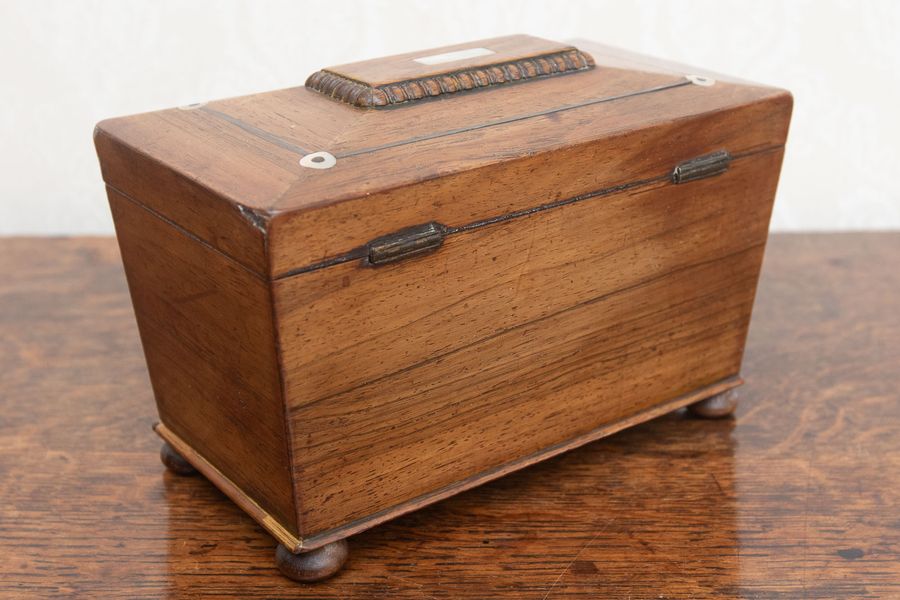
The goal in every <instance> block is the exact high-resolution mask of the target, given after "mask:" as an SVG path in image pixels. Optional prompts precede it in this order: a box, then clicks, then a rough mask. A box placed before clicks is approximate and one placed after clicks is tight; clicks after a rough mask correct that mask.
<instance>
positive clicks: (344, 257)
mask: <svg viewBox="0 0 900 600" xmlns="http://www.w3.org/2000/svg"><path fill="white" fill-rule="evenodd" d="M668 179H669V174H668V173H667V174H665V175H659V176H657V177H652V178H650V179H641V180H639V181H633V182H631V183H623V184H620V185H616V186H612V187H608V188H603V189H600V190H596V191H593V192H588V193H586V194H581V195H579V196H572V197H571V198H565V199H563V200H557V201H555V202H548V203H546V204H540V205H538V206H534V207H532V208H525V209H522V210H517V211H514V212H511V213H506V214H503V215H499V216H496V217H491V218H488V219H482V220H480V221H474V222H472V223H469V224H467V225H460V226H459V227H448V228H447V229H446V234H447V235H453V234H455V233H464V232H466V231H472V230H474V229H479V228H481V227H486V226H488V225H493V224H495V223H502V222H504V221H510V220H512V219H518V218H521V217H527V216H528V215H532V214H534V213H538V212H542V211H545V210H550V209H552V208H558V207H560V206H566V205H568V204H574V203H576V202H583V201H585V200H589V199H591V198H597V197H600V196H608V195H610V194H616V193H618V192H624V191H626V190H630V189H633V188H636V187H639V186H642V185H648V184H651V183H659V182H662V181H667V180H668ZM368 253H369V251H368V248H367V247H366V246H365V245H363V246H359V247H357V248H354V249H353V250H350V251H349V252H345V253H344V254H339V255H337V256H333V257H331V258H326V259H325V260H322V261H319V262H317V263H312V264H310V265H306V266H305V267H298V268H296V269H292V270H290V271H286V272H285V273H282V274H281V275H278V276H277V277H274V279H276V280H278V279H285V278H287V277H293V276H294V275H300V274H302V273H309V272H310V271H318V270H319V269H325V268H327V267H331V266H334V265H339V264H342V263H345V262H350V261H352V260H359V259H362V258H365V257H366V256H367V255H368Z"/></svg>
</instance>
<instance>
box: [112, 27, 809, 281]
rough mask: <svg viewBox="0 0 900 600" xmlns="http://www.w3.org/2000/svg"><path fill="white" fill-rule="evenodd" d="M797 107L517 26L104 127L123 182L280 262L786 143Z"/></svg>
mask: <svg viewBox="0 0 900 600" xmlns="http://www.w3.org/2000/svg"><path fill="white" fill-rule="evenodd" d="M790 110H791V99H790V95H789V94H788V93H786V92H784V91H782V90H777V89H774V88H769V87H765V86H760V85H757V84H751V83H747V82H743V81H740V80H735V79H731V78H725V77H722V76H718V75H712V74H709V73H706V72H698V71H696V70H694V69H691V68H688V67H683V66H680V65H675V64H671V63H666V62H664V61H659V60H656V59H649V58H646V57H641V56H638V55H634V54H630V53H627V52H623V51H621V50H617V49H613V48H609V47H605V46H601V45H598V44H594V43H591V42H576V43H575V44H574V45H570V44H561V43H557V42H552V41H548V40H543V39H539V38H534V37H530V36H523V35H516V36H509V37H502V38H495V39H489V40H481V41H477V42H473V43H470V44H462V45H457V46H448V47H444V48H438V49H434V50H427V51H422V52H415V53H410V54H403V55H398V56H393V57H388V58H382V59H376V60H369V61H363V62H358V63H353V64H348V65H341V66H337V67H331V68H327V69H323V70H321V71H318V72H316V73H314V74H312V75H311V76H310V77H309V78H308V80H307V82H306V85H305V86H302V87H296V88H290V89H285V90H278V91H273V92H268V93H262V94H255V95H251V96H245V97H240V98H232V99H227V100H220V101H214V102H206V103H198V104H192V105H189V106H183V107H179V108H175V109H169V110H162V111H158V112H152V113H146V114H141V115H135V116H131V117H122V118H116V119H110V120H107V121H103V122H101V123H100V124H98V125H97V128H96V130H95V143H96V146H97V150H98V154H99V156H100V161H101V168H102V170H103V175H104V180H105V181H106V182H107V184H108V185H109V186H110V187H112V188H115V189H116V190H118V191H119V192H121V193H122V194H124V195H125V196H127V197H128V198H130V199H132V200H133V201H135V202H137V203H139V204H141V205H142V206H144V207H145V208H146V209H148V210H150V211H152V212H154V213H156V214H157V215H159V216H160V217H161V218H163V219H165V220H167V221H169V222H170V223H171V224H172V225H173V226H175V227H177V228H179V229H180V230H182V231H183V232H184V233H185V234H186V235H189V236H192V237H194V238H196V240H197V241H198V242H201V243H204V244H208V245H210V246H212V247H214V248H216V249H217V250H219V251H221V252H223V253H224V254H226V255H228V256H230V257H231V258H233V259H234V260H236V261H238V262H239V263H241V264H242V265H243V266H245V267H246V268H248V269H249V270H251V271H253V272H255V273H257V274H259V275H260V276H261V277H264V278H281V277H288V276H291V275H293V274H297V273H300V272H304V271H306V270H310V269H315V268H325V267H327V266H329V265H331V264H334V263H336V262H345V261H347V260H357V259H360V258H362V259H365V258H366V257H368V256H369V255H370V253H371V249H372V244H370V242H373V241H376V242H378V243H379V244H381V246H380V248H381V250H382V251H384V249H385V245H386V244H387V245H388V246H390V244H391V243H395V242H396V238H395V237H392V234H394V233H395V232H400V238H402V239H403V240H405V241H404V242H403V243H406V244H409V243H412V244H413V248H414V249H415V248H416V247H418V248H419V249H427V248H428V247H430V246H429V243H431V242H434V241H435V239H436V237H435V236H437V237H442V236H443V235H445V234H447V233H457V232H462V231H465V230H466V228H468V227H473V226H478V225H479V224H484V223H489V222H491V221H492V220H498V219H506V218H516V217H519V216H522V215H525V214H528V213H530V212H533V211H535V210H540V209H541V208H546V207H547V206H551V205H554V204H558V203H561V202H567V201H571V200H573V199H577V198H579V197H581V196H584V195H586V194H587V195H590V194H595V195H596V194H599V193H606V192H608V191H610V190H612V191H615V190H616V189H620V188H621V189H624V188H627V187H628V186H629V185H632V184H634V183H635V182H648V181H649V182H652V181H654V180H659V181H662V180H665V179H666V178H669V177H671V174H672V170H673V167H674V166H675V165H677V164H678V163H679V162H682V161H685V160H689V159H691V158H694V157H696V156H700V155H705V154H708V153H712V152H715V151H718V150H727V151H728V152H729V153H730V155H731V156H742V155H744V154H746V153H752V152H759V151H765V150H766V149H772V148H776V147H780V146H781V145H782V144H783V143H784V139H785V137H786V134H787V124H788V119H789V116H790ZM429 227H430V228H431V229H430V230H429ZM409 228H412V229H409ZM404 232H405V233H404ZM410 240H411V241H410ZM429 240H430V241H429ZM439 241H440V240H437V242H438V243H439ZM416 244H419V246H416ZM391 252H392V250H391V249H390V248H388V249H387V254H381V256H391Z"/></svg>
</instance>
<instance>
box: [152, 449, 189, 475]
mask: <svg viewBox="0 0 900 600" xmlns="http://www.w3.org/2000/svg"><path fill="white" fill-rule="evenodd" d="M159 459H160V460H161V461H162V464H164V465H166V468H167V469H168V470H170V471H172V472H173V473H176V474H178V475H193V474H194V473H196V472H197V469H195V468H194V466H193V465H192V464H191V463H189V462H188V461H186V460H184V457H183V456H181V455H180V454H178V452H176V451H175V448H173V447H172V446H170V445H169V444H167V443H166V442H163V445H162V448H160V450H159Z"/></svg>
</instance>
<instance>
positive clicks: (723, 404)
mask: <svg viewBox="0 0 900 600" xmlns="http://www.w3.org/2000/svg"><path fill="white" fill-rule="evenodd" d="M743 383H744V381H743V379H741V377H740V376H738V375H734V376H732V377H728V378H725V379H722V380H720V381H717V382H716V383H713V384H711V385H708V386H705V387H702V388H699V389H697V390H694V391H692V392H689V393H687V394H683V395H681V396H678V397H677V398H674V399H672V400H670V401H668V402H665V403H663V404H659V405H656V406H653V407H651V408H648V409H646V410H643V411H641V412H639V413H637V414H635V415H632V416H630V417H628V418H625V419H622V420H620V421H616V422H615V423H608V424H606V425H603V426H601V427H598V428H596V429H593V430H591V431H589V432H587V433H585V434H583V435H580V436H577V437H574V438H571V439H569V440H567V441H565V442H562V443H559V444H556V445H554V446H550V447H548V448H544V449H542V450H540V451H538V452H535V453H533V454H529V455H528V456H524V457H522V458H520V459H518V460H515V461H512V462H509V463H506V464H504V465H500V466H499V467H495V468H493V469H489V470H487V471H483V472H481V473H479V474H477V475H474V476H472V477H469V478H467V479H464V480H462V481H458V482H456V483H453V484H451V485H448V486H446V487H443V488H441V489H439V490H435V491H433V492H430V493H428V494H424V495H422V496H419V497H417V498H413V499H412V500H409V501H407V502H404V503H402V504H398V505H396V506H393V507H391V508H389V509H386V510H383V511H380V512H378V513H375V514H372V515H369V516H366V517H363V518H361V519H357V520H355V521H351V522H350V523H347V524H346V525H343V526H341V527H336V528H334V529H329V530H327V531H324V532H321V533H317V534H315V535H311V536H309V537H306V538H301V537H298V536H297V535H295V534H294V533H292V532H291V531H290V530H289V529H287V528H286V527H284V526H283V525H282V524H281V523H280V522H278V520H277V519H275V517H273V516H272V515H270V514H269V513H268V512H266V510H265V509H263V508H262V507H261V506H260V505H259V504H257V503H256V502H255V501H254V500H253V498H251V497H250V496H249V495H248V494H247V493H246V492H244V491H243V490H242V489H241V488H240V487H238V485H237V484H235V483H234V482H233V481H231V480H230V479H229V478H228V477H226V476H225V475H224V474H223V473H222V472H221V471H219V470H218V469H217V468H216V467H215V466H214V465H213V464H211V463H210V462H209V461H207V460H206V458H204V457H203V456H202V455H201V454H200V453H198V452H197V451H196V450H194V449H193V448H192V447H191V445H190V444H188V443H187V442H185V441H184V440H183V439H181V438H180V437H179V436H178V435H176V434H175V433H173V432H172V430H171V429H169V428H168V427H166V426H165V424H163V423H157V424H156V425H154V426H153V430H154V431H155V432H156V433H157V435H159V437H161V438H162V439H163V441H165V442H166V443H167V444H169V445H170V446H171V447H172V449H174V450H175V451H176V452H177V453H178V454H179V455H180V456H181V458H183V459H184V460H185V461H186V462H188V463H190V465H192V466H193V467H194V468H195V469H196V470H197V471H199V472H200V473H201V474H203V475H204V476H205V477H206V478H207V479H208V480H209V481H210V482H212V484H213V485H215V486H216V487H217V488H219V490H221V491H222V493H224V494H225V495H226V496H228V497H229V498H230V499H231V500H232V501H233V502H234V503H235V504H237V505H238V506H239V507H240V508H241V509H243V510H244V512H246V513H247V514H248V515H250V516H251V517H252V518H253V519H254V520H255V521H256V522H257V523H259V524H260V526H262V528H263V529H265V530H266V531H267V532H268V533H269V535H271V536H272V537H273V538H275V539H276V540H277V541H278V543H279V544H281V545H282V546H283V547H284V548H286V549H287V550H289V551H290V552H292V553H294V554H299V553H304V552H310V551H312V550H316V549H318V548H322V547H324V546H327V545H328V544H333V543H335V542H338V541H340V540H343V539H346V538H348V537H350V536H353V535H355V534H357V533H361V532H362V531H365V530H366V529H370V528H372V527H374V526H376V525H379V524H381V523H384V522H385V521H389V520H391V519H394V518H396V517H399V516H401V515H404V514H406V513H409V512H412V511H415V510H418V509H420V508H422V507H424V506H427V505H429V504H432V503H434V502H438V501H440V500H444V499H445V498H449V497H450V496H453V495H455V494H458V493H460V492H464V491H466V490H469V489H472V488H474V487H477V486H479V485H482V484H484V483H487V482H489V481H492V480H494V479H498V478H500V477H503V476H504V475H507V474H509V473H512V472H513V471H518V470H519V469H524V468H525V467H528V466H530V465H533V464H535V463H538V462H541V461H543V460H546V459H548V458H552V457H554V456H557V455H559V454H562V453H563V452H567V451H569V450H573V449H575V448H578V447H579V446H583V445H584V444H587V443H589V442H593V441H596V440H598V439H600V438H604V437H607V436H609V435H612V434H614V433H616V432H618V431H621V430H623V429H626V428H628V427H633V426H635V425H638V424H639V423H643V422H644V421H649V420H650V419H654V418H656V417H659V416H662V415H664V414H666V413H670V412H672V411H675V410H678V409H679V408H684V407H691V409H692V410H691V412H692V413H693V414H695V415H696V416H700V417H706V418H717V417H722V416H727V415H728V414H730V412H731V410H733V409H734V405H735V398H734V393H733V392H732V390H734V388H736V387H738V386H740V385H742V384H743ZM710 402H711V404H710ZM707 405H709V406H707ZM727 407H730V408H729V409H728V410H725V408H727ZM164 452H165V449H164ZM164 462H166V461H165V460H164ZM166 465H167V466H168V462H166Z"/></svg>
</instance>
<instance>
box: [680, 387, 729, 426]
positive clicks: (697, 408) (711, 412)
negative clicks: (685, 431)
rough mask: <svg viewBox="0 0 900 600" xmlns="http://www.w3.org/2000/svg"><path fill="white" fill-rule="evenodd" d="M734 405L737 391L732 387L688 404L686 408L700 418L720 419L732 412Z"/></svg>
mask: <svg viewBox="0 0 900 600" xmlns="http://www.w3.org/2000/svg"><path fill="white" fill-rule="evenodd" d="M735 407H737V391H736V390H733V389H732V390H728V391H727V392H722V393H721V394H716V395H715V396H712V397H710V398H707V399H706V400H701V401H700V402H694V403H693V404H691V405H690V406H688V410H689V411H690V412H691V414H692V415H694V416H695V417H700V418H701V419H722V418H724V417H727V416H728V415H730V414H731V413H733V412H734V409H735Z"/></svg>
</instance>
